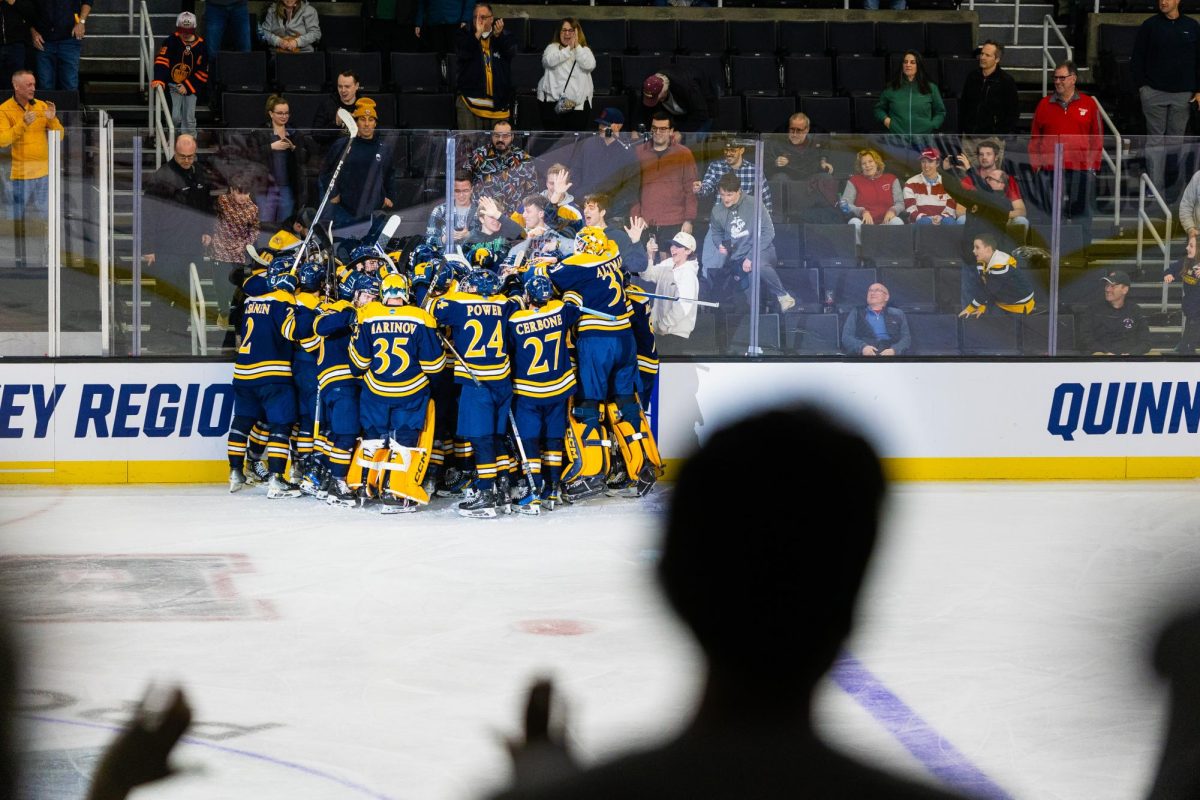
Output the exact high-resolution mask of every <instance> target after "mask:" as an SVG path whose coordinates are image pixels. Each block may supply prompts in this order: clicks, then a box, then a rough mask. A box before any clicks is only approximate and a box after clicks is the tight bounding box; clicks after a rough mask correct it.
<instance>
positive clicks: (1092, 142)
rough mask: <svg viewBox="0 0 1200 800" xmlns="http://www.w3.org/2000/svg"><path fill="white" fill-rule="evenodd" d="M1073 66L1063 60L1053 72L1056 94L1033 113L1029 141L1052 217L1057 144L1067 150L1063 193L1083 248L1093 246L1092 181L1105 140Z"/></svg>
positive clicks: (1097, 112) (1095, 110)
mask: <svg viewBox="0 0 1200 800" xmlns="http://www.w3.org/2000/svg"><path fill="white" fill-rule="evenodd" d="M1075 81H1076V72H1075V63H1074V62H1072V61H1063V62H1062V63H1060V64H1058V66H1056V67H1055V68H1054V93H1053V94H1050V95H1047V96H1046V97H1043V98H1042V100H1041V102H1039V103H1038V106H1037V110H1036V111H1034V113H1033V127H1032V131H1031V134H1030V137H1029V162H1030V165H1031V166H1032V167H1033V168H1034V169H1035V170H1037V171H1038V172H1039V174H1040V176H1041V184H1042V193H1041V194H1042V199H1043V205H1044V210H1045V211H1046V213H1047V214H1049V213H1051V211H1052V209H1053V207H1054V203H1055V202H1059V201H1060V198H1055V197H1053V179H1054V145H1055V144H1057V143H1059V142H1062V145H1063V163H1062V166H1063V188H1064V190H1065V192H1066V202H1067V214H1068V216H1070V218H1071V220H1072V221H1074V222H1078V223H1080V224H1081V225H1082V226H1083V238H1084V244H1090V243H1091V241H1092V189H1093V178H1094V174H1095V173H1096V171H1098V170H1099V169H1100V154H1101V150H1102V146H1103V138H1102V137H1101V133H1100V110H1099V108H1097V106H1096V101H1095V100H1093V99H1092V98H1090V97H1088V96H1087V95H1086V94H1084V93H1083V92H1077V91H1075Z"/></svg>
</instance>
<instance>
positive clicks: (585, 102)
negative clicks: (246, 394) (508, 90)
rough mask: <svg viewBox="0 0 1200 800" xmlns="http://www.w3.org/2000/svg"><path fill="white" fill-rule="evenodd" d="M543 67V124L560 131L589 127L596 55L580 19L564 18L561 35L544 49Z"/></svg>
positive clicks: (540, 97)
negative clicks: (588, 42)
mask: <svg viewBox="0 0 1200 800" xmlns="http://www.w3.org/2000/svg"><path fill="white" fill-rule="evenodd" d="M542 68H543V69H545V70H546V71H545V73H543V74H542V79H541V80H540V81H538V86H537V95H538V101H539V102H540V103H541V104H542V127H543V128H546V129H547V130H559V131H581V130H583V129H584V128H586V127H587V121H588V120H589V119H591V118H592V92H593V89H592V70H594V69H595V68H596V56H595V55H593V54H592V49H591V48H590V47H588V46H587V37H586V36H584V34H583V27H582V26H580V24H579V20H577V19H575V18H574V17H564V18H563V21H562V23H561V24H560V25H559V28H558V36H557V37H555V39H554V41H552V42H550V44H548V45H546V49H545V50H544V51H543V52H542ZM568 106H569V107H568Z"/></svg>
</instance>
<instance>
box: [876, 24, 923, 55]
mask: <svg viewBox="0 0 1200 800" xmlns="http://www.w3.org/2000/svg"><path fill="white" fill-rule="evenodd" d="M875 49H876V50H878V51H879V52H881V53H903V52H904V51H905V50H915V51H916V52H918V53H920V52H923V51H924V50H925V24H924V23H923V22H904V23H899V24H894V25H877V26H876V27H875Z"/></svg>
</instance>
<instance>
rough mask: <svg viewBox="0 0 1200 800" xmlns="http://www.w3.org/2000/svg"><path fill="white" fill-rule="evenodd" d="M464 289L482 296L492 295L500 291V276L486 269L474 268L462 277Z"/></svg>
mask: <svg viewBox="0 0 1200 800" xmlns="http://www.w3.org/2000/svg"><path fill="white" fill-rule="evenodd" d="M461 286H462V289H463V291H465V292H469V293H471V294H477V295H480V296H482V297H491V296H492V295H494V294H496V293H497V292H499V291H500V278H498V277H497V276H496V273H494V272H492V271H491V270H486V269H473V270H471V272H470V273H468V274H467V277H465V278H463V279H462V282H461Z"/></svg>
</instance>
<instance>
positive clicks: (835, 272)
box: [821, 225, 876, 314]
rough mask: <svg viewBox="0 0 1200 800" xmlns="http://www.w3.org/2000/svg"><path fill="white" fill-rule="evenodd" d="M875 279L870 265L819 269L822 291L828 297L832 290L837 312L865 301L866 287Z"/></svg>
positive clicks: (845, 310) (844, 310) (841, 312)
mask: <svg viewBox="0 0 1200 800" xmlns="http://www.w3.org/2000/svg"><path fill="white" fill-rule="evenodd" d="M846 227H847V228H849V227H850V226H849V225H847V226H846ZM875 281H876V274H875V270H874V269H872V268H871V267H854V268H849V269H839V268H836V267H833V268H830V267H826V268H824V269H822V270H821V290H822V293H823V294H824V295H825V297H826V298H828V296H829V293H830V292H833V304H834V306H835V307H836V308H837V310H838V313H839V314H843V313H845V312H847V311H849V310H850V309H852V308H854V307H855V306H861V305H863V304H864V303H866V302H867V287H868V286H870V285H871V284H872V283H875Z"/></svg>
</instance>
